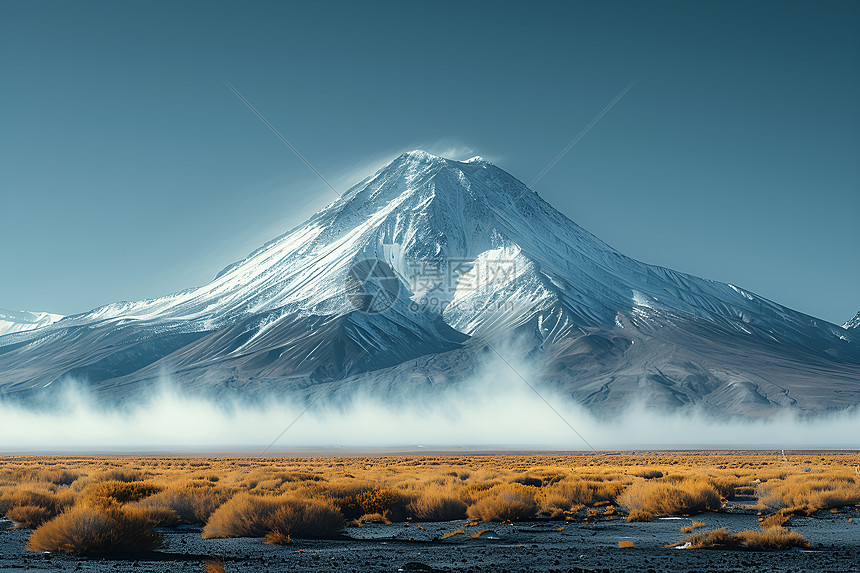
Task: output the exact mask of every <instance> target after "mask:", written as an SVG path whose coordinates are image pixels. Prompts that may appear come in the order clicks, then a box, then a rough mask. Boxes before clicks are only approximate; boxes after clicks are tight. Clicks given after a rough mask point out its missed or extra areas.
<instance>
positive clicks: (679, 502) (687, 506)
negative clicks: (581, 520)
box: [618, 478, 720, 515]
mask: <svg viewBox="0 0 860 573" xmlns="http://www.w3.org/2000/svg"><path fill="white" fill-rule="evenodd" d="M618 503H619V504H620V505H623V506H624V507H626V508H628V510H629V511H630V512H633V511H641V512H646V513H651V514H653V515H692V514H696V513H701V512H703V511H712V510H716V509H719V507H720V494H719V493H718V492H717V490H716V489H715V488H714V486H713V485H712V484H711V482H710V481H708V480H704V479H695V478H694V479H689V480H683V481H679V482H677V483H669V482H665V481H660V480H649V481H639V482H634V483H633V484H632V485H631V486H630V487H628V488H627V489H626V490H625V491H624V493H623V494H621V496H619V498H618Z"/></svg>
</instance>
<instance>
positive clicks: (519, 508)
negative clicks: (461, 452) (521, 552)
mask: <svg viewBox="0 0 860 573" xmlns="http://www.w3.org/2000/svg"><path fill="white" fill-rule="evenodd" d="M536 489H537V488H534V487H531V486H524V485H520V484H503V485H497V486H494V487H492V488H490V489H489V490H488V491H487V492H486V494H485V495H483V496H482V497H481V498H480V499H479V500H478V501H476V502H475V503H473V504H472V505H470V506H469V508H468V509H467V510H466V514H467V515H468V517H469V519H477V520H480V521H518V520H523V519H530V518H532V517H534V515H535V513H536V512H537V509H538V504H537V502H536V501H535V496H536V494H537V491H536Z"/></svg>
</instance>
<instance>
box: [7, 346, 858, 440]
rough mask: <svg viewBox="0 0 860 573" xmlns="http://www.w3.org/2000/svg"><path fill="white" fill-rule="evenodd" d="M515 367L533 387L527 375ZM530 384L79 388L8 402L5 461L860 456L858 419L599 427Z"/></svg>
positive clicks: (628, 420) (645, 416) (639, 416)
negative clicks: (262, 455) (39, 399)
mask: <svg viewBox="0 0 860 573" xmlns="http://www.w3.org/2000/svg"><path fill="white" fill-rule="evenodd" d="M512 366H513V367H514V368H516V371H517V372H519V373H520V374H522V375H523V378H524V379H525V380H529V379H530V376H531V375H532V373H531V372H529V368H528V365H527V364H525V363H522V362H517V363H512ZM523 378H520V376H519V375H518V374H517V373H515V372H514V370H512V369H511V367H509V366H508V364H506V363H505V362H503V361H501V360H489V361H488V362H487V364H486V365H485V367H484V368H483V370H482V372H481V374H480V375H479V376H476V377H475V378H474V379H473V380H471V381H469V382H467V383H462V384H460V385H458V386H456V387H452V388H449V389H448V390H442V391H438V392H435V393H434V394H433V395H432V396H418V395H416V396H410V395H402V396H397V397H391V396H388V397H386V398H381V397H378V396H377V397H370V396H362V395H361V394H354V395H353V398H351V399H349V400H347V401H343V400H337V399H336V398H337V396H336V395H337V394H338V393H339V392H341V390H338V389H334V390H332V391H330V392H327V393H325V394H323V395H322V396H321V397H320V398H319V400H318V401H316V402H315V403H314V404H313V405H312V406H311V407H310V408H308V409H307V410H306V407H307V404H306V403H297V402H295V401H293V400H291V399H290V398H289V397H287V396H275V395H272V396H267V397H265V399H263V400H260V399H257V400H255V401H254V402H253V403H249V402H246V401H242V400H241V399H239V398H236V399H233V400H224V399H223V398H221V399H220V400H217V401H216V400H214V399H208V398H206V397H202V396H200V395H188V394H183V393H182V392H181V391H179V390H178V389H177V388H175V387H174V385H173V384H171V381H170V379H169V377H164V379H163V380H162V382H161V384H160V387H159V389H158V390H157V391H154V392H152V393H151V394H150V395H149V396H147V397H141V398H140V400H139V401H138V402H137V403H136V405H133V406H124V407H122V408H115V409H114V408H105V407H104V406H103V405H101V404H100V403H99V402H98V401H97V400H95V399H94V398H93V397H92V396H89V395H88V394H87V393H86V392H85V391H84V390H83V389H82V388H83V386H82V385H74V384H72V385H66V386H65V389H64V390H63V391H62V395H54V396H53V398H52V399H51V400H50V403H49V404H48V405H46V406H44V407H37V406H33V405H31V406H27V407H25V406H21V405H16V404H12V403H8V402H7V403H3V402H0V452H2V453H11V452H64V451H66V452H68V451H78V452H96V451H99V452H145V451H160V452H193V451H196V452H201V451H208V452H218V451H244V452H260V451H262V450H263V449H265V448H268V447H270V449H269V451H270V452H278V451H291V450H302V449H308V448H313V449H328V448H333V450H332V451H333V452H334V451H337V450H334V448H345V449H365V450H366V449H372V448H381V449H385V448H390V449H397V450H415V451H420V450H421V449H422V448H426V449H427V450H451V451H457V450H460V451H462V450H481V449H532V450H533V449H553V450H590V446H591V447H594V448H596V449H598V450H601V449H676V448H681V449H684V448H690V449H695V448H784V449H798V448H856V447H857V445H858V444H857V436H860V413H858V412H856V411H855V412H853V413H842V414H834V415H831V416H829V417H821V418H817V419H814V420H809V419H798V418H796V417H795V416H793V415H791V414H785V415H783V416H778V417H775V418H771V419H769V420H766V421H755V420H747V421H741V420H737V419H734V420H722V421H719V420H714V419H712V418H709V417H708V416H705V415H702V414H700V413H697V412H691V411H686V412H676V413H667V412H655V411H648V410H644V409H636V408H632V409H631V410H629V411H628V412H626V413H625V414H624V415H621V416H613V417H611V418H605V417H595V416H593V415H591V414H589V413H588V411H587V410H585V409H583V408H582V407H580V406H578V405H576V404H573V403H571V402H570V401H569V400H566V399H565V398H563V397H561V396H559V395H557V394H553V393H552V392H548V391H545V390H543V389H541V396H542V397H541V396H538V395H537V394H536V393H535V392H534V391H533V390H532V389H531V387H530V386H529V384H527V383H526V382H524V380H523ZM321 390H322V387H320V391H321ZM577 433H578V434H579V435H577ZM580 436H581V437H580ZM586 441H587V442H586ZM589 444H590V446H589Z"/></svg>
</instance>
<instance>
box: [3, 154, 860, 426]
mask: <svg viewBox="0 0 860 573" xmlns="http://www.w3.org/2000/svg"><path fill="white" fill-rule="evenodd" d="M362 259H373V260H377V261H384V262H385V263H387V264H388V265H390V267H391V268H392V269H393V270H394V272H395V273H396V275H397V276H398V277H399V279H400V281H401V284H402V288H401V289H400V294H399V295H398V297H397V299H396V300H395V301H394V304H393V305H392V306H391V307H390V308H389V309H388V310H386V311H385V312H384V313H381V314H377V315H373V314H364V313H362V312H359V311H357V309H356V306H355V305H354V304H353V302H354V299H351V295H350V291H349V282H348V277H349V274H350V273H349V270H350V268H351V267H352V266H353V264H354V263H355V262H356V261H360V260H362ZM449 270H455V271H456V272H450V273H449V272H448V271H449ZM440 279H441V282H440ZM858 332H860V331H858V330H854V329H851V330H846V329H843V328H840V327H838V326H836V325H834V324H830V323H828V322H825V321H821V320H818V319H815V318H813V317H810V316H807V315H804V314H802V313H798V312H795V311H792V310H790V309H788V308H785V307H783V306H780V305H778V304H775V303H773V302H771V301H768V300H766V299H764V298H762V297H759V296H757V295H755V294H753V293H750V292H748V291H746V290H744V289H742V288H740V287H738V286H735V285H730V284H724V283H719V282H715V281H710V280H705V279H700V278H697V277H694V276H691V275H686V274H683V273H678V272H675V271H672V270H670V269H666V268H661V267H656V266H652V265H647V264H644V263H641V262H639V261H636V260H634V259H630V258H628V257H625V256H624V255H622V254H621V253H619V252H617V251H616V250H615V249H613V248H612V247H610V246H609V245H607V244H606V243H604V242H602V241H601V240H599V239H598V238H596V237H594V236H593V235H591V234H590V233H588V232H587V231H585V230H584V229H582V228H581V227H579V226H578V225H576V224H575V223H574V222H573V221H571V220H570V219H568V218H567V217H565V216H564V215H562V214H561V213H559V212H558V211H556V210H555V209H553V208H552V206H550V205H549V204H547V203H546V202H545V201H543V200H542V199H541V198H540V197H539V196H538V195H537V194H535V193H534V192H532V191H531V190H529V189H528V188H527V187H526V186H525V185H524V184H523V183H522V182H520V181H518V180H517V179H516V178H514V177H512V176H511V175H509V174H508V173H506V172H504V171H503V170H501V169H499V168H498V167H496V166H494V165H492V164H491V163H488V162H486V161H484V160H482V159H480V158H473V159H471V160H469V161H463V162H460V161H452V160H448V159H443V158H441V157H436V156H433V155H430V154H427V153H425V152H422V151H414V152H410V153H406V154H403V155H401V156H400V157H398V158H396V159H395V160H394V161H392V162H391V163H390V164H389V165H387V166H385V167H384V168H382V169H380V170H379V171H378V172H377V173H376V174H375V175H373V176H372V177H369V178H367V179H365V180H364V181H362V182H360V183H359V184H357V185H355V186H354V187H352V188H351V189H350V190H348V191H347V192H346V193H345V194H344V196H343V198H341V199H338V200H337V201H335V202H333V203H331V204H330V205H328V206H327V207H325V208H324V209H322V210H321V211H319V212H318V213H317V214H315V215H314V216H313V217H311V218H310V219H309V220H308V221H307V222H305V223H304V224H302V225H300V226H298V227H296V228H294V229H292V230H290V231H289V232H287V233H286V234H284V235H282V236H281V237H278V238H276V239H274V240H273V241H271V242H269V243H267V244H265V245H263V246H262V247H260V248H259V249H257V250H256V251H254V252H253V253H251V254H250V255H248V256H247V257H246V258H245V259H243V260H241V261H237V262H236V263H234V264H232V265H230V266H228V267H227V268H225V269H223V270H222V271H221V272H220V273H218V275H217V276H216V277H215V278H214V279H213V280H212V281H211V282H210V283H208V284H206V285H203V286H201V287H195V288H190V289H187V290H185V291H181V292H178V293H174V294H172V295H169V296H166V297H161V298H157V299H151V300H144V301H137V302H119V303H114V304H109V305H106V306H103V307H100V308H97V309H94V310H93V311H90V312H88V313H84V314H80V315H76V316H71V317H66V318H65V319H63V320H62V321H61V322H59V323H56V324H53V325H48V326H46V327H43V328H40V329H38V330H33V331H24V332H17V333H11V334H8V335H6V336H3V337H2V338H0V347H4V346H11V345H12V344H15V345H16V346H15V347H14V348H8V351H4V352H0V392H27V391H31V390H33V389H38V388H42V387H44V386H50V385H51V384H52V383H53V382H54V381H55V380H58V379H61V378H62V377H64V376H66V375H68V376H71V377H74V378H76V379H84V380H87V381H89V382H91V383H92V384H93V385H94V387H97V388H98V389H100V390H104V392H106V393H109V392H114V393H115V394H117V395H120V396H131V395H133V394H134V392H132V391H131V390H130V389H133V388H134V389H136V388H138V387H139V386H137V385H138V384H146V383H148V381H152V380H154V379H156V378H157V377H158V376H160V375H161V373H163V372H170V373H172V374H173V375H174V378H175V379H176V380H180V381H181V383H182V384H185V385H187V387H196V388H201V389H207V390H214V391H219V389H220V390H224V391H227V390H236V389H238V390H240V391H246V390H248V391H251V390H253V389H255V388H256V389H262V390H266V391H271V390H272V389H273V388H279V389H282V390H283V391H285V392H286V391H291V392H292V391H300V392H308V391H310V390H311V389H313V388H314V384H318V383H322V382H323V381H325V380H331V379H332V378H340V379H343V380H349V376H355V377H357V378H354V380H355V381H356V382H357V383H356V384H355V385H354V386H355V387H356V388H364V387H365V386H367V385H368V384H369V385H376V386H378V387H379V388H380V389H381V391H382V392H383V393H385V392H387V391H388V389H390V388H391V387H392V385H393V386H398V385H400V386H402V388H405V389H411V388H414V384H415V382H414V380H416V379H419V378H421V377H422V376H423V377H424V378H425V379H426V380H427V381H428V384H429V386H430V387H433V386H434V385H436V384H441V383H442V382H440V381H441V380H454V379H455V378H456V377H458V376H459V377H461V378H462V377H463V376H465V375H466V374H464V373H467V372H469V368H470V365H474V364H477V363H478V362H479V360H476V358H475V356H476V355H473V354H472V353H475V352H480V347H481V344H480V337H511V336H512V335H517V337H519V335H522V334H525V335H526V336H525V337H524V339H526V340H528V341H529V344H533V349H535V352H536V353H537V354H542V355H543V356H544V357H546V359H547V361H548V363H550V364H551V365H552V368H550V374H549V375H548V377H547V380H548V381H549V383H551V384H553V385H554V387H557V388H559V389H563V391H565V392H567V393H568V394H569V395H571V396H574V397H576V398H577V399H579V400H581V401H582V402H583V403H587V404H600V403H602V404H615V405H616V406H617V405H623V404H626V403H629V402H630V401H631V400H633V401H637V400H642V399H643V396H644V397H646V398H648V397H650V399H652V401H656V402H655V403H658V404H663V405H683V404H690V403H704V402H707V403H709V404H711V405H712V406H713V407H714V408H715V409H717V410H720V411H723V412H729V411H731V412H735V413H742V414H753V415H755V414H756V413H760V412H761V411H762V410H763V409H764V408H765V407H766V406H767V405H771V406H774V407H776V406H778V407H794V406H796V405H800V406H799V407H802V408H807V409H809V410H816V409H834V408H842V407H846V406H850V405H852V404H858V403H860V387H858V386H857V382H856V381H857V380H858V379H860V376H858V372H860V336H858V335H857V333H858ZM466 335H468V336H471V337H474V338H473V339H472V340H467V338H468V336H466ZM3 350H7V349H3ZM374 372H378V374H374ZM437 375H439V377H438V378H437V377H436V376H437ZM416 377H417V378H416Z"/></svg>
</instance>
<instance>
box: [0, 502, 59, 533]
mask: <svg viewBox="0 0 860 573" xmlns="http://www.w3.org/2000/svg"><path fill="white" fill-rule="evenodd" d="M6 517H8V518H9V519H11V520H12V521H14V522H15V527H17V528H23V529H35V528H36V527H39V526H40V525H42V524H43V523H45V522H46V521H48V520H49V519H51V518H52V517H54V515H53V514H52V513H51V512H50V511H48V510H47V509H46V508H44V507H41V506H38V505H16V506H15V507H13V508H12V509H10V510H9V511H8V512H6Z"/></svg>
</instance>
